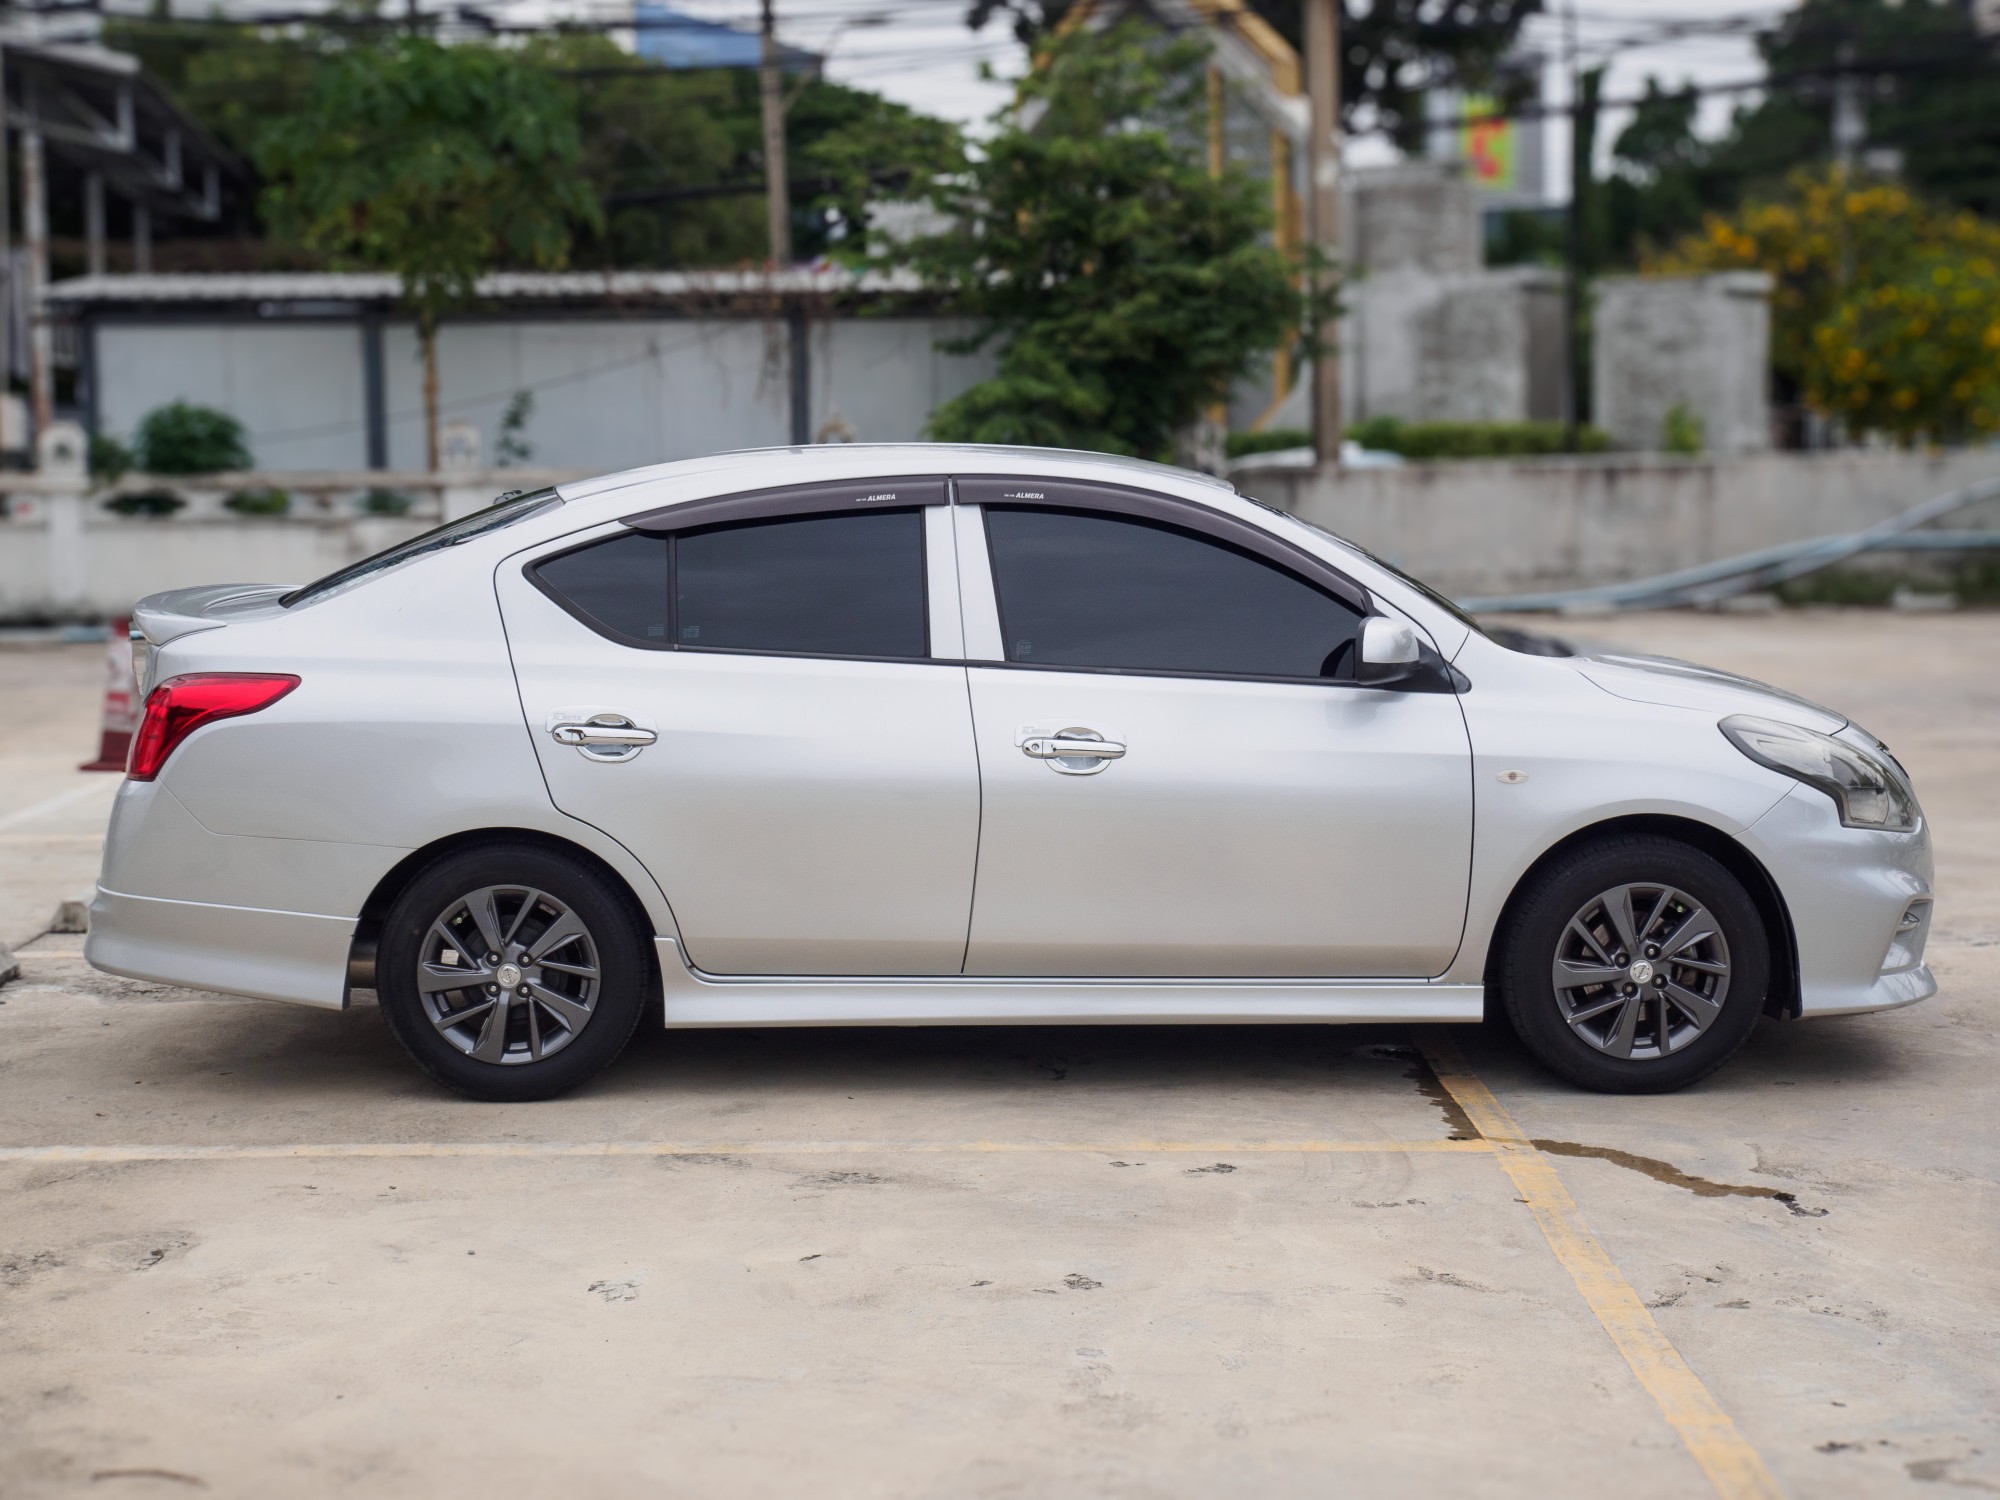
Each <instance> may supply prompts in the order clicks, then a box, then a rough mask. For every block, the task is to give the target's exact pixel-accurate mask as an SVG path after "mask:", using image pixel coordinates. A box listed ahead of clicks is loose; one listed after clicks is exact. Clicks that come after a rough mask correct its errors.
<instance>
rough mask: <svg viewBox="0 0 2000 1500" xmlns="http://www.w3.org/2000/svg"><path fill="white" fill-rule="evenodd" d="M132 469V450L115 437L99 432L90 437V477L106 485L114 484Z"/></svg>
mask: <svg viewBox="0 0 2000 1500" xmlns="http://www.w3.org/2000/svg"><path fill="white" fill-rule="evenodd" d="M131 467H132V450H131V449H130V448H128V447H126V446H125V445H124V444H123V443H121V442H119V441H118V439H117V438H115V437H106V436H105V435H104V434H103V433H101V432H93V433H92V434H91V435H90V475H91V477H92V478H93V479H101V480H103V481H104V482H105V483H106V484H116V483H117V482H118V478H119V476H120V475H122V474H124V473H126V472H128V471H129V470H130V469H131Z"/></svg>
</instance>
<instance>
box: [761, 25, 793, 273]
mask: <svg viewBox="0 0 2000 1500" xmlns="http://www.w3.org/2000/svg"><path fill="white" fill-rule="evenodd" d="M763 6H764V9H763V60H762V66H761V69H760V71H761V73H762V78H761V84H762V87H761V90H760V92H761V94H762V102H763V106H764V206H765V212H766V214H767V216H768V217H769V220H770V231H771V269H772V270H774V271H782V270H785V269H786V268H788V267H789V266H790V265H791V263H792V195H791V185H790V184H789V183H788V182H787V181H786V180H785V173H786V167H785V95H784V88H783V84H782V81H781V80H780V78H779V77H778V17H777V14H776V9H775V7H774V5H773V3H772V0H763Z"/></svg>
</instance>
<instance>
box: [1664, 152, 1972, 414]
mask: <svg viewBox="0 0 2000 1500" xmlns="http://www.w3.org/2000/svg"><path fill="white" fill-rule="evenodd" d="M1646 269H1647V270H1648V271H1651V272H1657V273H1660V274H1668V275H1672V274H1688V273H1694V272H1703V271H1721V270H1738V269H1752V270H1761V271H1767V272H1769V273H1770V275H1771V276H1772V278H1773V282H1774V285H1773V288H1772V293H1771V322H1772V327H1771V342H1772V349H1771V358H1772V363H1773V364H1774V365H1775V366H1776V367H1777V369H1778V370H1779V371H1780V373H1782V374H1784V375H1785V376H1787V377H1789V378H1790V379H1791V381H1792V382H1793V383H1794V384H1795V385H1796V386H1797V387H1798V389H1799V391H1800V392H1801V394H1802V395H1803V396H1804V398H1805V399H1806V401H1808V402H1809V403H1810V404H1811V405H1812V406H1813V407H1815V408H1816V409H1817V410H1819V411H1821V412H1823V413H1825V414H1826V415H1828V416H1831V417H1837V418H1839V419H1840V420H1842V421H1843V422H1845V423H1846V424H1847V425H1848V427H1849V428H1850V429H1851V430H1853V431H1856V432H1864V431H1875V432H1882V433H1885V434H1887V435H1890V436H1892V437H1895V438H1896V439H1898V440H1899V441H1902V442H1905V443H1910V442H1916V441H1918V440H1920V439H1925V438H1928V439H1932V440H1938V439H1945V438H1966V437H1973V436H1979V435H1982V434H1986V433H1992V432H2000V226H1997V225H1994V224H1991V223H1988V222H1987V221H1986V220H1983V219H1980V218H1978V217H1977V216H1975V215H1973V214H1969V213H1963V212H1953V211H1949V210H1945V209H1941V208H1939V207H1937V206H1935V205H1934V204H1931V203H1927V202H1925V201H1924V200H1923V199H1920V198H1918V197H1916V196H1915V195H1914V194H1912V193H1911V192H1910V191H1909V190H1908V189H1907V188H1905V187H1903V186H1902V185H1901V184H1899V183H1893V182H1885V181H1879V180H1874V179H1868V178H1860V177H1855V176H1852V175H1850V174H1848V173H1846V172H1844V171H1843V170H1841V169H1840V168H1837V167H1836V168H1831V169H1826V170H1822V171H1818V172H1812V173H1799V174H1797V175H1795V176H1794V177H1792V178H1791V180H1790V181H1789V182H1788V183H1787V185H1786V191H1785V193H1784V194H1783V195H1782V196H1780V197H1778V198H1775V199H1771V200H1767V201H1759V202H1751V203H1746V204H1745V205H1744V206H1743V207H1742V208H1740V209H1739V210H1737V212H1736V213H1735V214H1733V215H1731V216H1729V217H1726V218H1725V217H1722V216H1720V215H1711V216H1710V217H1709V218H1708V220H1707V221H1706V222H1705V223H1704V224H1703V226H1702V229H1701V231H1700V232H1699V233H1697V234H1692V235H1689V236H1688V237H1686V238H1685V239H1683V240H1682V241H1680V243H1678V244H1677V245H1675V246H1673V247H1672V249H1670V250H1669V251H1667V252H1666V253H1665V254H1662V255H1659V256H1656V257H1654V258H1652V259H1651V260H1650V261H1649V262H1648V264H1647V266H1646Z"/></svg>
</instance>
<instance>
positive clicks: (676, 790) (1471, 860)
mask: <svg viewBox="0 0 2000 1500" xmlns="http://www.w3.org/2000/svg"><path fill="white" fill-rule="evenodd" d="M135 634H137V635H138V636H140V637H142V640H141V642H140V647H141V649H140V652H139V661H140V671H141V677H142V681H141V687H142V690H143V691H144V693H145V695H146V696H145V704H146V708H145V716H144V722H143V724H142V727H141V729H140V732H139V734H138V735H137V737H136V739H135V744H134V749H133V756H132V762H131V766H130V770H129V775H128V778H127V780H126V782H125V785H124V787H123V788H122V790H121V791H120V793H119V796H118V801H117V807H116V811H115V813H114V815H113V818H112V824H111V832H110V837H109V840H108V843H107V845H106V849H105V856H104V869H103V876H102V879H101V881H100V884H99V887H98V890H97V894H96V898H95V901H94V904H93V907H92V922H91V930H90V938H89V943H88V946H87V949H86V951H87V953H88V956H89V958H90V961H91V962H92V963H94V964H96V965H97V966H98V967H99V968H102V969H105V970H107V971H109V972H111V973H115V974H124V975H130V976H133V977H136V978H141V979H150V980H158V981H165V982H167V983H172V984H185V985H194V986H199V987H201V988H205V989H211V990H222V991H228V992H232V993H236V994H243V995H252V996H262V997H266V998H270V999H274V1000H291V1001H297V1002H300V1003H303V1004H307V1005H320V1006H329V1007H340V1006H345V1005H346V1004H348V1003H349V999H350V996H351V995H352V994H353V992H354V991H356V990H364V991H365V990H373V991H374V992H375V993H376V996H377V999H378V1002H379V1003H380V1005H381V1006H382V1008H383V1010H384V1012H385V1013H386V1015H387V1017H388V1019H389V1020H390V1022H391V1023H392V1025H393V1027H394V1029H395V1032H396V1034H397V1036H398V1037H400V1038H401V1040H402V1041H403V1043H404V1045H405V1046H406V1047H407V1048H408V1049H409V1051H410V1054H411V1056H412V1057H413V1058H415V1060H416V1061H417V1063H418V1064H419V1065H420V1066H421V1067H422V1068H424V1069H425V1070H426V1071H427V1072H429V1073H430V1074H431V1075H432V1076H433V1077H434V1078H436V1079H437V1080H439V1081H440V1082H442V1083H444V1084H447V1085H449V1086H450V1087H452V1088H455V1089H458V1090H461V1091H463V1092H465V1093H467V1094H471V1095H474V1096H477V1097H480V1098H488V1099H530V1098H541V1097H546V1096H549V1095H552V1094H556V1093H559V1092H561V1091H563V1090H566V1089H570V1088H573V1087H575V1086H576V1085H578V1084H580V1083H582V1082H583V1081H584V1080H586V1079H588V1078H589V1077H591V1076H592V1075H593V1074H595V1073H597V1072H598V1071H599V1070H600V1069H602V1068H603V1067H605V1066H606V1065H607V1064H609V1063H610V1062H611V1061H612V1060H613V1059H614V1058H615V1057H616V1056H617V1055H618V1053H619V1051H620V1050H621V1049H622V1048H623V1047H624V1045H625V1043H626V1042H627V1040H628V1039H629V1038H630V1037H631V1035H632V1033H633V1030H634V1028H635V1027H637V1026H638V1024H639V1023H640V1021H641V1020H642V1019H643V1018H645V1017H646V1016H648V1015H650V1016H652V1017H653V1018H654V1020H655V1021H656V1022H660V1021H663V1022H664V1023H665V1024H666V1025H667V1026H670V1027H684V1026H804V1025H854V1024H896V1025H919V1024H921V1025H931V1024H956V1023H971V1024H994V1023H1001V1022H1033V1023H1037V1024H1048V1023H1058V1022H1111V1021H1118V1022H1186V1021H1229V1022H1249V1021H1285V1022H1302V1021H1328V1022H1332V1021H1355V1022H1360V1021H1367V1022H1411V1021H1423V1022H1440V1021H1475V1020H1478V1019H1479V1018H1480V1017H1481V1015H1482V1014H1483V1013H1484V1011H1485V1009H1486V1007H1487V1006H1488V1005H1489V1004H1492V1005H1495V1006H1498V1007H1500V1008H1502V1009H1504V1011H1505V1013H1506V1015H1507V1016H1508V1018H1509V1019H1510V1021H1511V1022H1512V1024H1513V1025H1514V1027H1515V1028H1516V1029H1517V1030H1518V1031H1519V1033H1520V1035H1521V1038H1522V1040H1523V1041H1524V1042H1525V1043H1526V1045H1527V1046H1528V1047H1529V1048H1530V1049H1531V1050H1532V1051H1533V1052H1534V1054H1535V1055H1536V1056H1537V1057H1539V1058H1540V1059H1541V1060H1542V1061H1543V1062H1544V1063H1545V1064H1547V1066H1548V1067H1550V1068H1551V1069H1553V1070H1554V1071H1555V1072H1556V1073H1558V1074H1560V1075H1561V1076H1563V1077H1564V1078H1567V1079H1569V1080H1571V1081H1573V1082H1575V1083H1577V1084H1579V1085H1582V1086H1584V1087H1586V1088H1593V1089H1601V1090H1608V1091H1620V1092H1638V1091H1652V1090H1661V1089H1671V1088H1678V1087H1681V1086H1683V1085H1685V1084H1688V1083H1690V1082H1692V1081H1694V1080H1695V1079H1698V1078H1701V1077H1703V1076H1704V1075H1706V1074H1707V1073H1709V1072H1710V1071H1712V1070H1713V1069H1714V1068H1716V1067H1718V1066H1719V1065H1720V1064H1721V1063H1722V1062H1723V1061H1724V1060H1725V1059H1726V1058H1728V1057H1729V1055H1730V1054H1731V1053H1732V1052H1734V1051H1735V1050H1736V1048H1737V1047H1738V1046H1740V1045H1741V1044H1742V1042H1743V1040H1744V1039H1745V1037H1747V1036H1748V1035H1749V1033H1750V1030H1751V1028H1752V1027H1753V1026H1754V1025H1755V1024H1756V1022H1757V1019H1758V1018H1759V1017H1760V1016H1767V1015H1768V1016H1774V1017H1784V1018H1795V1017H1805V1018H1811V1017H1815V1016H1827V1015H1841V1014H1846V1013H1850V1012H1855V1011H1866V1010H1879V1009H1884V1008H1886V1007H1890V1006H1896V1005H1905V1004H1908V1003H1910V1002H1911V1001H1915V1000H1921V999H1923V998H1924V997H1925V996H1927V995H1930V994H1932V993H1933V992H1934V991H1935V989H1936V984H1935V981H1934V980H1933V979H1932V977H1931V974H1930V971H1929V970H1928V969H1927V968H1926V967H1925V965H1924V963H1923V946H1924V939H1925V935H1926V933H1927V931H1928V927H1929V918H1930V910H1931V856H1930V839H1929V832H1928V829H1927V827H1926V825H1925V822H1924V819H1923V816H1922V813H1921V811H1920V810H1919V808H1918V806H1917V802H1916V798H1915V796H1914V794H1913V792H1912V791H1911V787H1910V782H1909V778H1908V776H1907V775H1906V774H1905V773H1904V771H1903V769H1902V767H1901V766H1899V765H1898V764H1897V762H1896V760H1895V758H1894V757H1893V756H1892V755H1891V754H1890V753H1889V751H1888V750H1887V749H1886V748H1885V747H1884V746H1883V745H1882V744H1881V743H1880V742H1879V741H1877V740H1876V739H1874V738H1873V737H1872V736H1870V735H1869V734H1867V733H1866V732H1864V731H1863V730H1862V729H1860V728H1859V727H1858V726H1856V725H1854V724H1852V723H1850V722H1849V721H1848V720H1847V719H1845V718H1844V717H1842V716H1841V715H1840V714H1839V713H1837V712H1834V711H1832V710H1829V709H1825V708H1820V707H1816V706H1814V705H1812V704H1809V703H1805V702H1803V701H1800V700H1798V699H1796V698H1792V697H1789V696H1787V695H1785V694H1783V693H1780V692H1777V691H1775V690H1773V689H1771V688H1767V687H1764V686H1761V685H1759V684H1757V683H1753V682H1749V681H1746V680H1744V679H1741V678H1736V677H1731V676H1728V675H1726V674H1723V673H1720V672H1714V671H1709V670H1705V669H1702V668H1699V667H1693V666H1689V665H1687V664H1684V663H1677V662H1666V661H1658V660H1650V659H1641V658H1629V657H1626V658H1621V657H1606V656H1597V657H1560V656H1547V655H1534V654H1528V653H1525V652H1523V651H1520V650H1516V649H1510V647H1509V646H1508V645H1506V644H1504V643H1502V642H1501V641H1499V640H1496V639H1494V638H1491V637H1489V636H1488V635H1486V634H1485V633H1483V632H1482V631H1481V630H1480V629H1479V627H1478V626H1477V625H1476V624H1474V622H1472V621H1471V620H1469V619H1467V618H1466V617H1465V616H1464V615H1462V614H1461V613H1460V612H1459V611H1457V610H1456V609H1455V608H1453V606H1452V605H1451V604H1449V603H1448V602H1447V601H1445V600H1444V599H1441V598H1439V597H1438V596H1437V595H1436V594H1434V593H1432V592H1431V591H1430V590H1428V589H1426V588H1425V587H1423V586H1422V585H1421V584H1418V583H1415V582H1414V581H1412V580H1410V579H1409V578H1406V577H1404V576H1403V575H1402V574H1400V573H1399V572H1397V571H1396V570H1395V569H1394V568H1391V567H1389V566H1388V565H1386V564H1385V563H1383V562H1381V561H1380V560H1378V559H1376V558H1373V557H1370V556H1368V555H1367V554H1366V553H1364V552H1362V551H1360V550H1358V549H1357V548H1355V547H1353V546H1351V545H1349V544H1347V543H1345V542H1343V541H1341V540H1340V539H1339V538H1337V537H1334V536H1332V535H1329V534H1328V533H1325V532H1323V531H1320V530H1318V529H1316V528H1314V527H1311V526H1309V525H1307V524H1305V523H1303V522H1301V521H1299V520H1297V519H1295V518H1293V517H1290V516H1287V515H1283V514H1280V513H1278V512H1276V511H1273V510H1269V509H1267V508H1265V507H1263V506H1261V505H1259V504H1257V503H1256V502H1254V501H1251V500H1247V499H1244V498H1243V497H1241V496H1239V495H1237V494H1236V493H1235V492H1234V491H1233V490H1231V489H1230V488H1229V487H1228V486H1226V485H1222V484H1218V483H1216V482H1214V481H1210V480H1206V479H1203V478H1201V477H1200V476H1197V475H1192V474H1187V473H1183V472H1181V471H1178V470H1173V469H1168V468H1163V467H1159V466H1156V465H1150V464H1140V463H1134V462H1125V461H1119V460H1113V459H1106V458H1101V457H1094V456H1090V455H1083V454H1075V453H1057V452H1043V451H1036V450H1024V449H1023V450H1010V449H999V448H976V447H934V446H922V445H908V446H894V447H863V446H856V447H842V448H818V449H811V450H785V451H776V452H760V453H741V454H726V455H722V456H719V457H715V458H709V459H702V460H697V461H692V462H686V463H677V464H668V465H663V466H660V467H657V468H651V469H642V470H637V471H634V472H631V473H626V474H618V475H613V476H610V477H607V478H602V479H596V480H591V481H589V482H586V483H581V484H574V485H565V486H563V487H562V488H561V489H560V490H545V491H540V492H537V493H534V494H523V495H515V496H510V497H507V498H504V499H502V500H501V501H500V502H498V503H497V504H495V505H494V506H493V507H492V508H490V509H488V510H485V511H482V512H479V513H478V514H476V515H473V516H469V517H467V518H465V519H463V520H459V521H454V522H452V523H450V524H448V525H445V526H443V527H440V528H439V529H437V530H436V531H433V532H430V533H428V534H427V535H424V536H421V537H418V538H416V539H414V540H412V541H410V542H406V543H404V544H402V545H401V546H398V547H394V548H391V549H390V550H389V551H387V552H384V553H381V554H380V555H378V556H375V557H371V558H368V559H366V560H364V561H361V562H358V563H355V564H354V565H353V566H351V567H348V568H344V569H342V570H341V571H339V572H337V573H335V574H333V575H331V576H330V577H327V578H323V579H320V580H319V581H318V582H316V583H311V584H307V585H305V586H303V587H289V586H280V585H273V586H269V587H248V586H236V587H219V588H207V589H190V590H181V591H177V592H174V593H169V594H162V595H158V596H155V597H153V598H151V599H148V600H146V601H145V602H144V603H143V604H142V605H140V606H139V609H138V611H137V614H136V616H135Z"/></svg>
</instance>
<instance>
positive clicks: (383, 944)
mask: <svg viewBox="0 0 2000 1500" xmlns="http://www.w3.org/2000/svg"><path fill="white" fill-rule="evenodd" d="M376 976H377V977H376V983H377V986H378V988H377V992H376V993H377V995H378V997H379V998H380V1001H381V1005H382V1010H383V1013H384V1015H385V1016H386V1017H387V1018H388V1021H389V1024H390V1026H391V1028H392V1029H393V1030H394V1031H395V1033H396V1036H397V1038H398V1040H400V1041H401V1042H402V1044H403V1046H404V1047H405V1048H406V1049H407V1050H408V1051H409V1054H410V1056H411V1057H413V1058H415V1059H416V1061H417V1065H418V1066H419V1067H421V1068H422V1069H423V1070H424V1071H425V1072H427V1073H429V1074H430V1075H431V1077H433V1078H435V1079H437V1080H438V1081H439V1082H440V1083H443V1084H445V1085H447V1086H448V1087H450V1088H454V1089H456V1090H458V1091H459V1092H460V1093H462V1094H467V1095H470V1096H471V1097H472V1098H475V1099H488V1100H529V1099H547V1098H551V1097H553V1096H554V1095H557V1094H561V1093H565V1092H567V1091H568V1090H570V1089H573V1088H575V1087H577V1085H579V1084H581V1083H583V1082H585V1081H586V1080H587V1079H589V1078H591V1077H593V1076H595V1075H596V1074H597V1073H598V1072H599V1071H601V1070H602V1069H603V1068H605V1067H606V1066H608V1065H609V1064H610V1063H611V1062H612V1060H613V1059H614V1058H616V1057H617V1056H618V1054H619V1053H620V1052H622V1051H623V1050H624V1048H625V1044H626V1043H627V1042H628V1041H630V1040H631V1037H632V1032H633V1030H634V1029H635V1028H636V1027H637V1026H638V1023H639V1017H640V1014H641V1013H642V1012H643V1010H644V1009H645V1002H646V996H647V993H648V990H649V988H650V979H651V974H650V970H649V968H648V965H647V961H646V942H645V934H644V933H643V932H642V931H641V930H640V925H639V923H638V922H637V921H636V920H635V919H634V917H633V915H632V913H631V911H630V909H629V907H628V906H627V904H626V903H625V902H624V901H623V900H621V899H620V896H619V893H618V892H617V891H616V890H615V889H613V888H612V887H611V885H610V884H609V883H608V882H607V881H606V880H605V879H604V878H603V877H602V876H601V875H599V874H598V873H597V872H596V871H594V870H592V869H590V868H589V867H588V866H586V865H584V864H583V863H582V862H581V861H578V860H573V859H569V858H566V857H565V856H563V855H560V854H556V853H553V852H551V851H549V850H545V849H537V848H533V847H531V846H523V845H494V846H489V847H485V848H479V849H470V850H466V851H464V852H463V853H460V854H454V855H448V856H447V857H445V858H444V859H442V860H440V861H439V862H438V863H437V864H435V865H432V866H431V867H430V868H429V869H428V870H426V871H424V873H423V874H422V875H420V876H418V877H417V879H416V880H414V881H413V882H411V884H410V886H409V887H408V889H406V890H405V891H404V892H403V894H402V895H401V896H400V897H398V898H397V900H396V904H395V905H394V906H393V907H392V908H391V909H390V912H389V916H388V919H387V920H386V921H385V922H384V924H383V931H382V937H381V940H380V943H379V944H378V947H377V957H376Z"/></svg>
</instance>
